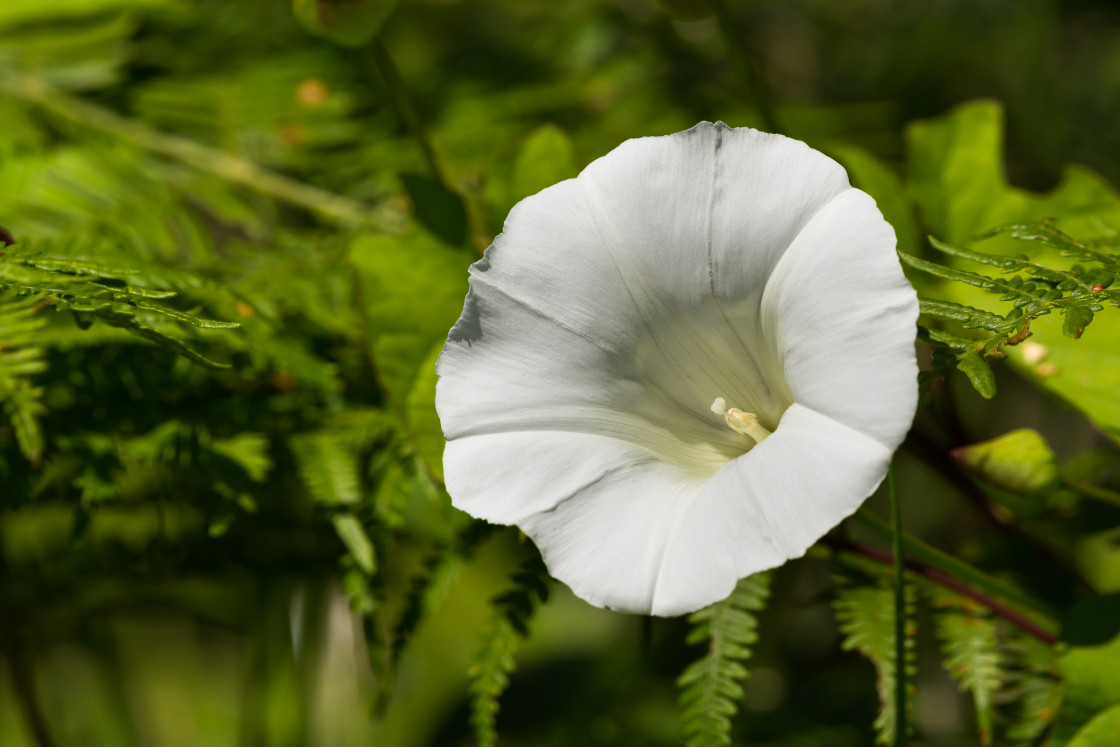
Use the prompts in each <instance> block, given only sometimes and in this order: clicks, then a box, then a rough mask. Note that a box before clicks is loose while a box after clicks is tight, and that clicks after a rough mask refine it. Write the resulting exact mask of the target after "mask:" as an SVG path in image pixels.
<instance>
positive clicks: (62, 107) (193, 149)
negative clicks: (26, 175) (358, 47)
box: [0, 74, 399, 227]
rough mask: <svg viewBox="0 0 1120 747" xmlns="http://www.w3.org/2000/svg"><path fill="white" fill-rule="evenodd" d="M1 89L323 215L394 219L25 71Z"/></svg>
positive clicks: (384, 222) (345, 219)
mask: <svg viewBox="0 0 1120 747" xmlns="http://www.w3.org/2000/svg"><path fill="white" fill-rule="evenodd" d="M0 90H3V91H4V92H6V93H8V94H10V95H12V96H15V97H17V98H20V99H23V100H24V101H28V102H30V103H33V104H36V105H37V106H40V107H42V108H43V109H45V110H46V111H48V112H50V113H51V114H54V115H55V116H57V117H59V118H61V119H63V120H66V121H67V122H70V123H72V124H74V125H77V126H78V127H83V128H87V129H92V130H96V131H98V132H101V133H104V134H106V135H110V136H112V137H115V138H117V139H119V140H125V141H127V142H130V143H132V144H133V145H136V146H139V147H140V148H143V149H144V150H148V151H151V152H152V153H158V154H159V155H162V156H167V157H169V158H173V159H175V160H177V161H181V162H183V163H185V164H187V165H188V166H191V167H193V168H195V169H198V170H199V171H205V172H208V173H211V174H214V175H215V176H219V177H221V178H222V179H225V180H227V181H230V182H234V183H237V184H241V185H243V186H246V187H249V188H251V189H253V190H256V191H257V192H261V193H263V194H266V195H268V196H270V197H274V198H276V199H277V200H280V201H282V202H286V203H288V204H290V205H296V206H298V207H302V208H305V209H307V210H309V211H311V212H313V213H315V214H316V215H319V216H321V217H323V218H327V219H331V220H335V221H338V222H341V223H349V224H363V225H368V224H372V225H374V226H377V227H389V226H391V225H393V224H394V223H395V222H399V221H395V220H394V217H395V216H394V213H395V211H392V210H390V209H388V208H377V207H374V206H371V205H368V204H366V203H364V202H359V201H358V200H353V199H351V198H349V197H344V196H342V195H337V194H334V193H333V192H328V191H327V190H325V189H320V188H319V187H315V186H312V185H310V184H306V183H304V182H300V181H297V180H295V179H291V178H289V177H286V176H283V175H281V174H278V173H276V172H274V171H270V170H268V169H266V168H263V167H261V166H258V165H257V164H255V163H252V162H251V161H246V160H244V159H242V158H238V157H236V156H233V155H230V154H229V153H226V152H225V151H222V150H218V149H216V148H211V147H208V146H205V145H202V144H200V143H196V142H194V141H193V140H187V139H186V138H182V137H178V136H175V135H169V134H167V133H164V132H160V131H159V130H156V129H154V128H152V127H148V126H147V125H145V124H143V123H141V122H137V121H135V120H132V119H128V118H126V117H123V116H121V115H119V114H117V113H115V112H113V111H110V110H109V109H105V108H103V107H101V106H98V105H96V104H92V103H90V102H88V101H84V100H82V99H80V98H78V97H76V96H71V95H70V94H68V93H65V92H63V91H60V90H59V89H57V88H55V87H54V86H52V85H50V84H49V83H47V82H45V81H43V80H40V79H38V78H32V77H28V76H25V75H14V74H8V75H4V76H0Z"/></svg>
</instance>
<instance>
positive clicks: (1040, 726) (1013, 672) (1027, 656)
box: [996, 630, 1062, 746]
mask: <svg viewBox="0 0 1120 747" xmlns="http://www.w3.org/2000/svg"><path fill="white" fill-rule="evenodd" d="M1002 653H1003V659H1004V681H1003V688H1002V689H1001V690H1000V691H999V692H998V693H997V694H996V700H997V702H998V704H999V711H1000V713H1002V714H1003V715H1004V716H1005V718H1006V719H1007V720H1008V726H1007V728H1006V730H1005V735H1006V737H1007V739H1008V740H1009V741H1010V742H1011V743H1013V744H1016V745H1024V746H1025V745H1034V744H1037V743H1038V740H1039V738H1040V737H1041V736H1042V735H1043V734H1044V733H1045V732H1046V730H1047V729H1049V728H1050V727H1051V726H1052V725H1053V723H1054V718H1055V716H1056V715H1057V713H1058V709H1059V705H1060V703H1061V700H1062V686H1061V681H1060V680H1059V678H1058V675H1057V667H1056V659H1055V655H1054V649H1052V648H1051V647H1050V646H1047V645H1046V644H1044V643H1042V642H1041V641H1039V640H1037V639H1035V638H1031V637H1029V636H1025V635H1021V634H1018V633H1017V632H1016V631H1013V630H1012V631H1008V640H1007V641H1005V642H1004V646H1003V649H1002Z"/></svg>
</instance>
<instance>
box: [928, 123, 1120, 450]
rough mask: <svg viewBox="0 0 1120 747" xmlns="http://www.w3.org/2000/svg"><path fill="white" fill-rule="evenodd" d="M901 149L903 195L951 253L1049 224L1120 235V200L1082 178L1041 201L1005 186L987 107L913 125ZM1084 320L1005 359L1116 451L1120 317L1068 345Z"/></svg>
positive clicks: (1081, 174) (1108, 313)
mask: <svg viewBox="0 0 1120 747" xmlns="http://www.w3.org/2000/svg"><path fill="white" fill-rule="evenodd" d="M907 142H908V147H909V165H908V170H907V186H908V189H909V191H910V194H911V195H912V196H913V197H914V199H915V202H916V203H917V204H918V208H919V212H920V214H921V216H922V218H923V220H924V222H925V223H926V225H927V226H928V227H929V228H930V229H931V231H932V233H934V234H935V235H937V236H940V237H942V238H943V239H945V240H946V242H947V243H948V244H949V245H954V246H957V247H959V248H964V247H965V246H966V245H967V244H968V243H969V242H970V241H971V240H972V239H973V237H975V236H977V235H978V234H980V233H981V232H990V230H991V229H992V228H993V227H996V226H1002V225H1006V224H1009V223H1023V222H1028V221H1041V220H1043V219H1045V218H1047V217H1051V216H1053V217H1057V218H1059V219H1060V221H1061V225H1062V229H1063V231H1064V232H1065V233H1066V234H1070V235H1074V236H1094V235H1099V234H1100V233H1101V232H1102V227H1104V229H1105V230H1107V229H1108V227H1120V196H1118V195H1117V194H1116V192H1115V191H1114V189H1113V188H1112V187H1111V186H1109V185H1108V184H1107V183H1106V182H1104V181H1103V180H1102V179H1101V178H1100V177H1099V176H1097V175H1095V174H1093V173H1092V172H1090V171H1088V170H1086V169H1083V168H1079V167H1069V168H1067V169H1066V170H1065V171H1064V172H1063V174H1062V178H1061V181H1060V182H1059V184H1058V186H1057V187H1056V188H1055V189H1054V190H1053V191H1051V192H1049V193H1046V194H1036V193H1032V192H1028V191H1026V190H1022V189H1017V188H1015V187H1012V186H1010V185H1009V184H1008V183H1007V180H1006V178H1005V176H1004V174H1003V159H1002V149H1003V115H1002V112H1001V110H1000V108H999V105H998V104H996V103H994V102H975V103H971V104H966V105H964V106H962V107H959V108H957V109H955V110H953V111H952V112H950V113H949V114H948V115H946V116H944V117H940V118H937V119H932V120H927V121H923V122H918V123H915V124H913V125H911V126H910V128H909V129H908V132H907ZM1023 251H1024V242H1022V241H1016V240H1014V239H1011V238H1008V237H1006V236H1001V237H996V238H993V239H990V240H988V241H986V242H985V244H984V252H985V253H986V254H995V255H1002V256H1005V257H1015V256H1016V255H1018V254H1021V253H1022V252H1023ZM1073 259H1076V258H1073ZM959 261H961V262H967V261H968V260H965V259H963V258H960V259H959ZM1072 261H1073V260H1072V259H1067V260H1065V262H1066V264H1062V265H1059V266H1058V269H1066V268H1068V267H1069V266H1071V265H1072ZM936 295H938V296H939V297H941V298H945V299H947V300H951V301H955V302H957V303H960V304H962V305H966V306H976V307H981V308H984V307H986V306H989V305H990V304H991V298H990V297H987V296H985V294H984V292H983V291H981V290H978V289H973V288H967V287H964V286H962V285H960V284H958V283H951V284H948V285H942V286H939V287H938V288H937V289H936ZM1088 318H1089V316H1088V314H1086V313H1085V311H1074V312H1072V316H1070V312H1069V311H1067V312H1065V316H1064V318H1062V319H1058V318H1056V316H1055V315H1051V316H1049V317H1043V318H1039V319H1037V320H1035V321H1034V322H1032V324H1031V331H1032V332H1033V333H1034V337H1033V338H1032V340H1031V343H1030V344H1025V345H1019V346H1015V347H1011V348H1009V349H1008V350H1007V352H1008V354H1009V356H1010V361H1011V364H1012V365H1013V366H1014V367H1015V368H1017V369H1018V370H1019V371H1021V372H1022V373H1024V374H1025V375H1026V376H1027V377H1028V378H1030V379H1032V380H1034V381H1035V382H1037V383H1038V385H1039V386H1041V387H1042V388H1044V389H1047V390H1049V391H1052V392H1054V393H1055V394H1057V395H1058V396H1060V397H1061V398H1063V399H1064V400H1066V401H1067V402H1069V403H1070V404H1071V405H1073V406H1074V407H1076V408H1078V409H1079V410H1081V411H1082V412H1084V413H1085V414H1086V415H1087V416H1088V417H1089V418H1090V419H1092V420H1093V421H1094V422H1095V423H1096V424H1097V425H1098V426H1100V427H1101V428H1102V429H1103V430H1104V431H1105V432H1106V433H1107V434H1109V435H1110V436H1112V438H1113V439H1114V440H1118V441H1120V398H1118V397H1116V396H1115V392H1117V391H1120V315H1118V314H1116V313H1115V312H1114V311H1113V310H1109V309H1106V310H1105V311H1104V312H1102V313H1100V314H1098V316H1097V318H1096V319H1095V320H1094V321H1093V324H1092V326H1091V327H1089V328H1088V330H1087V331H1086V332H1085V335H1086V337H1087V339H1086V340H1084V341H1078V340H1075V339H1074V338H1073V337H1072V335H1075V334H1077V333H1078V331H1079V330H1081V329H1084V328H1085V324H1086V322H1087V321H1088ZM1024 348H1026V350H1024Z"/></svg>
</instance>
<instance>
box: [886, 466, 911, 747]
mask: <svg viewBox="0 0 1120 747" xmlns="http://www.w3.org/2000/svg"><path fill="white" fill-rule="evenodd" d="M894 471H895V470H894V464H891V466H890V467H889V468H888V470H887V494H888V496H889V498H890V504H891V530H892V531H891V547H892V549H893V558H892V564H891V565H892V566H893V568H894V686H895V696H894V707H895V715H894V723H895V728H894V743H895V747H906V738H907V734H906V724H907V718H906V713H907V708H906V696H907V690H906V569H905V567H904V564H903V559H902V509H901V507H900V506H899V500H898V485H897V483H896V481H895V475H894Z"/></svg>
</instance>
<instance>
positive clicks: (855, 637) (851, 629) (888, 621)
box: [834, 586, 914, 745]
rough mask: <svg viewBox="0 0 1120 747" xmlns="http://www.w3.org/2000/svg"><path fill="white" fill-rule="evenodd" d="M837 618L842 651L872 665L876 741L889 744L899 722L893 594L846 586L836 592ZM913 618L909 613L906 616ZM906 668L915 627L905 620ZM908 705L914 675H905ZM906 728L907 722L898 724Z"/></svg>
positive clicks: (909, 590)
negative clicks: (876, 709) (855, 653)
mask: <svg viewBox="0 0 1120 747" xmlns="http://www.w3.org/2000/svg"><path fill="white" fill-rule="evenodd" d="M905 590H906V594H907V602H908V605H909V604H912V603H913V587H912V586H907V587H905ZM834 609H835V612H836V620H837V622H838V623H839V625H840V632H841V633H842V634H843V635H844V641H843V644H842V646H841V647H842V648H843V649H844V650H845V651H858V652H859V653H861V654H862V655H863V656H864V657H866V658H867V659H869V660H870V661H871V663H872V664H874V665H875V672H876V674H877V676H878V684H877V689H878V691H879V703H880V706H881V707H880V709H879V716H878V717H877V718H876V719H875V732H876V742H877V743H878V744H883V745H887V744H892V743H893V742H894V740H895V735H896V734H897V733H898V729H899V728H900V725H899V724H898V723H896V716H895V671H896V666H897V664H896V661H895V659H896V656H895V640H894V639H895V635H894V594H893V592H892V591H891V590H890V589H885V588H880V587H866V586H865V587H846V588H842V589H841V590H840V592H839V594H838V595H837V598H836V602H835V604H834ZM907 618H908V619H912V616H911V615H907ZM906 633H907V635H906V651H907V661H906V662H905V666H906V671H907V673H908V674H909V673H910V672H911V671H912V670H913V667H914V660H913V655H914V628H913V623H912V622H910V623H908V626H907V630H906ZM907 681H908V683H909V686H908V688H907V689H908V691H909V694H910V696H911V697H909V698H907V706H908V709H909V706H910V704H912V703H913V700H914V699H913V693H914V686H913V678H912V677H907ZM901 726H903V727H904V728H908V726H909V725H908V724H905V725H901Z"/></svg>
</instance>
